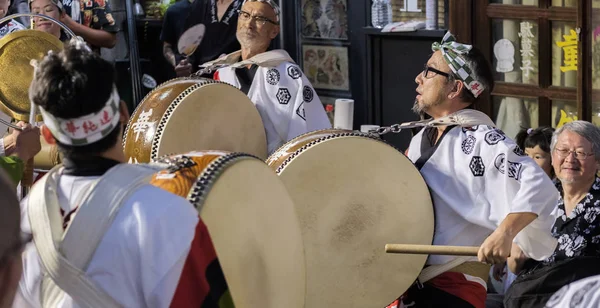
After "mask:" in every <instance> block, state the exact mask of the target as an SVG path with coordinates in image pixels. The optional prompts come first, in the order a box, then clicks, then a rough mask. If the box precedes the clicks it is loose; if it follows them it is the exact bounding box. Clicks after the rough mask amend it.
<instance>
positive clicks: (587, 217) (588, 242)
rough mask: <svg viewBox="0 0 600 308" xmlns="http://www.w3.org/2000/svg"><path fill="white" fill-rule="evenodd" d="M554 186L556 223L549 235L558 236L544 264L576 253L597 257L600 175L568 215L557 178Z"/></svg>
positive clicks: (599, 227)
mask: <svg viewBox="0 0 600 308" xmlns="http://www.w3.org/2000/svg"><path fill="white" fill-rule="evenodd" d="M556 188H557V189H558V191H559V192H560V197H559V199H558V206H557V208H556V210H555V212H554V214H555V216H556V222H555V223H554V226H553V227H552V236H554V237H555V238H556V239H558V246H557V247H556V250H555V251H554V253H553V254H552V256H550V258H548V259H547V260H546V261H544V263H546V264H548V263H553V262H556V261H560V260H564V259H567V258H573V257H579V256H600V178H599V177H596V179H595V180H594V183H593V184H592V187H591V188H590V191H589V192H588V193H587V195H585V197H583V199H582V200H581V201H580V202H579V203H577V205H576V206H575V208H574V209H573V211H571V213H570V214H569V215H568V216H567V214H566V213H565V202H564V200H563V198H562V194H563V188H562V184H561V183H560V181H556Z"/></svg>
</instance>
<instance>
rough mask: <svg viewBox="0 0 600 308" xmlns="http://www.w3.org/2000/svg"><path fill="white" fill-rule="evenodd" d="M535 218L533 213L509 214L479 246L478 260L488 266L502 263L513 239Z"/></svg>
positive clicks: (508, 252)
mask: <svg viewBox="0 0 600 308" xmlns="http://www.w3.org/2000/svg"><path fill="white" fill-rule="evenodd" d="M536 218H537V215H536V214H535V213H530V212H519V213H510V214H508V215H506V218H504V220H503V221H502V223H501V224H500V225H499V226H498V228H497V229H496V230H494V232H493V233H492V234H491V235H490V236H489V237H488V238H487V239H486V240H485V241H484V242H483V244H481V247H480V248H479V253H478V255H477V256H478V258H479V261H481V262H486V263H489V264H496V263H503V262H504V261H506V260H507V258H508V256H509V255H510V253H511V248H512V242H513V239H514V238H515V237H516V236H517V234H519V232H521V230H523V228H525V227H526V226H527V225H529V224H530V223H531V222H532V221H534V220H535V219H536Z"/></svg>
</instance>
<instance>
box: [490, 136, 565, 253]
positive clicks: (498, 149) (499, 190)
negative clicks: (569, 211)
mask: <svg viewBox="0 0 600 308" xmlns="http://www.w3.org/2000/svg"><path fill="white" fill-rule="evenodd" d="M482 134H485V135H483V138H478V139H479V140H478V142H479V143H480V153H481V157H482V158H483V163H484V164H485V185H484V186H483V187H482V191H481V197H483V199H484V200H485V201H486V203H488V204H489V205H490V212H489V219H490V220H491V221H492V222H494V223H495V224H496V226H498V225H499V224H500V223H501V222H502V221H503V220H504V218H506V216H507V215H508V214H510V213H534V214H536V215H538V217H537V218H536V219H535V220H534V221H533V222H532V223H531V224H529V225H528V226H527V227H525V228H524V229H523V230H522V231H521V232H520V233H519V234H518V235H517V237H516V238H515V242H516V243H517V244H518V245H519V246H520V247H521V249H522V250H523V251H524V252H525V253H526V254H527V255H528V256H529V257H531V258H533V259H536V260H543V259H545V258H547V257H549V256H550V255H551V254H552V252H553V251H554V249H555V248H556V244H557V242H556V239H554V238H553V237H552V235H551V233H550V229H551V228H552V225H553V224H554V218H553V216H552V212H553V210H554V208H555V207H556V204H557V201H558V190H557V189H556V187H555V186H554V184H553V183H552V181H551V180H550V178H549V177H548V176H547V175H546V173H545V172H544V171H543V170H542V169H541V168H540V167H539V166H538V165H537V164H536V163H535V162H534V161H533V159H531V158H530V157H528V156H526V155H524V153H523V152H522V151H521V149H519V148H518V146H517V145H516V144H515V142H514V141H512V140H510V139H508V138H506V136H505V135H504V134H503V133H501V131H498V130H489V131H487V132H482Z"/></svg>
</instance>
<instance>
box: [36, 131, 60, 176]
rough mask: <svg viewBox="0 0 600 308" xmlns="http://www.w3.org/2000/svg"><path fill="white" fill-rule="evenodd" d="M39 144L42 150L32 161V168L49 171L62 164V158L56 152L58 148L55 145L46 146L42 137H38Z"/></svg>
mask: <svg viewBox="0 0 600 308" xmlns="http://www.w3.org/2000/svg"><path fill="white" fill-rule="evenodd" d="M40 143H41V145H42V149H41V150H40V151H39V152H38V153H37V154H36V155H35V157H34V159H33V168H34V169H42V170H48V171H49V170H50V169H52V168H54V166H56V165H58V164H60V163H61V162H62V157H61V155H60V153H59V152H58V146H57V145H56V144H48V143H47V142H46V139H45V138H44V136H40Z"/></svg>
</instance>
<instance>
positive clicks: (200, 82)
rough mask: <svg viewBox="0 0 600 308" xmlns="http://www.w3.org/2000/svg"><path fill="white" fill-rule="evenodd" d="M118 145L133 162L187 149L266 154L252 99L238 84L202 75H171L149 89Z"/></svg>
mask: <svg viewBox="0 0 600 308" xmlns="http://www.w3.org/2000/svg"><path fill="white" fill-rule="evenodd" d="M123 148H124V151H125V156H126V158H127V159H128V161H129V162H132V163H147V162H150V161H151V160H152V159H156V158H158V157H160V156H163V155H166V154H170V153H183V152H186V151H192V150H223V151H232V152H244V153H249V154H252V155H255V156H257V157H260V158H263V159H264V158H266V156H267V141H266V135H265V131H264V127H263V124H262V120H261V118H260V114H259V113H258V110H257V109H256V107H255V106H254V104H253V103H252V102H251V101H250V99H249V98H248V97H247V96H246V95H245V94H244V93H243V92H241V91H240V90H238V89H237V88H235V87H233V86H231V85H229V84H226V83H224V82H220V81H214V80H211V79H205V78H176V79H172V80H170V81H167V82H165V83H163V84H161V85H160V86H158V87H157V88H156V89H154V90H153V91H152V92H150V93H149V94H148V95H147V96H146V97H145V98H144V99H143V100H142V102H141V103H140V105H139V106H138V107H137V108H136V109H135V110H134V112H133V114H132V116H131V118H130V120H129V123H128V124H127V127H126V129H125V136H124V138H123Z"/></svg>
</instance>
